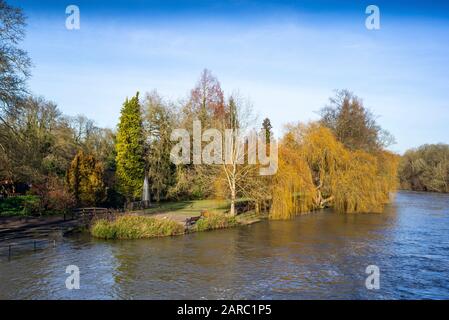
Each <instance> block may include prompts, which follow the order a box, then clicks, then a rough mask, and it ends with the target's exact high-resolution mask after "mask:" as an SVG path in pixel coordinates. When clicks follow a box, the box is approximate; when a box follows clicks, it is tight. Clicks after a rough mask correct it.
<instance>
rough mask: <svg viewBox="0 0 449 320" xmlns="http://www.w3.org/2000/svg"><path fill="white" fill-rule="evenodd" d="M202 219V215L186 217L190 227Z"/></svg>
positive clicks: (187, 224)
mask: <svg viewBox="0 0 449 320" xmlns="http://www.w3.org/2000/svg"><path fill="white" fill-rule="evenodd" d="M200 219H201V216H198V217H190V218H187V219H186V226H187V227H190V226H192V225H194V224H195V223H196V222H197V221H198V220H200Z"/></svg>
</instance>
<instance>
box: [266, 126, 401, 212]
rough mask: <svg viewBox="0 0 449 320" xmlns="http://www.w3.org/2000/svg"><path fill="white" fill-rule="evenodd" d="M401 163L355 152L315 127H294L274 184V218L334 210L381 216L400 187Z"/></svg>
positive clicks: (289, 130)
mask: <svg viewBox="0 0 449 320" xmlns="http://www.w3.org/2000/svg"><path fill="white" fill-rule="evenodd" d="M397 164H398V158H397V156H395V155H394V154H392V153H389V152H386V151H376V153H367V152H365V151H361V150H355V151H351V150H349V149H347V148H346V147H345V146H344V145H343V144H342V143H341V142H339V141H337V139H336V138H335V136H334V134H333V133H332V132H331V131H330V130H329V129H328V128H325V127H323V126H320V125H319V124H317V123H312V124H309V125H303V124H299V125H290V126H288V127H287V133H286V135H285V136H284V138H283V140H282V142H281V146H280V150H279V169H278V173H277V175H276V177H275V178H274V179H273V182H274V183H273V187H272V199H273V203H272V208H271V215H270V217H271V218H272V219H288V218H291V217H293V216H294V215H296V214H298V213H302V212H308V211H312V210H316V209H322V208H326V207H333V208H334V209H335V210H337V211H338V212H347V213H352V212H381V211H382V210H383V206H384V205H385V204H386V203H388V201H389V194H390V192H391V191H393V190H394V189H395V187H396V170H397Z"/></svg>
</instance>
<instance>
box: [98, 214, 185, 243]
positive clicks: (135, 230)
mask: <svg viewBox="0 0 449 320" xmlns="http://www.w3.org/2000/svg"><path fill="white" fill-rule="evenodd" d="M90 231H91V234H92V235H93V236H94V237H96V238H101V239H144V238H153V237H165V236H174V235H180V234H183V233H184V226H183V225H181V224H180V223H178V222H176V221H173V220H169V219H155V218H152V217H144V216H135V215H124V216H121V217H118V218H117V219H116V220H115V221H107V220H104V219H101V220H97V221H96V222H95V223H94V224H93V225H92V227H91V230H90Z"/></svg>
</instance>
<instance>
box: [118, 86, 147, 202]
mask: <svg viewBox="0 0 449 320" xmlns="http://www.w3.org/2000/svg"><path fill="white" fill-rule="evenodd" d="M144 143H145V140H144V131H143V126H142V115H141V108H140V103H139V93H137V94H136V95H135V96H134V97H133V98H131V100H128V99H126V101H125V103H124V104H123V107H122V110H121V115H120V122H119V124H118V130H117V142H116V152H117V156H116V165H117V171H116V173H117V180H118V181H117V183H118V186H119V190H120V191H121V192H122V193H123V195H124V196H125V197H126V199H127V200H128V201H132V200H133V199H136V198H138V197H139V196H141V194H142V185H143V179H144V177H145V159H144V150H145V149H144V147H145V146H144Z"/></svg>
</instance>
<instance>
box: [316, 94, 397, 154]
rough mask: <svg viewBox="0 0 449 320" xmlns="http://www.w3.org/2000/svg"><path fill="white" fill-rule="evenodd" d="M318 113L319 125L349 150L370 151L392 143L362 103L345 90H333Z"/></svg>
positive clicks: (388, 134) (392, 139) (389, 135)
mask: <svg viewBox="0 0 449 320" xmlns="http://www.w3.org/2000/svg"><path fill="white" fill-rule="evenodd" d="M320 114H321V121H320V122H321V124H322V125H324V126H325V127H327V128H329V129H331V131H332V132H333V133H334V134H335V136H336V137H337V139H338V141H340V142H342V143H343V144H344V145H345V147H347V148H349V149H351V150H364V151H367V152H371V151H376V150H380V149H382V148H385V147H387V146H389V145H391V144H392V143H394V138H393V137H392V136H391V134H390V133H388V132H387V131H385V130H383V129H382V128H381V127H380V126H379V125H378V124H377V122H376V119H375V116H374V115H373V114H372V113H371V112H370V111H369V110H368V109H366V108H365V107H364V106H363V102H362V100H361V99H360V98H358V97H357V96H356V95H354V94H353V93H352V92H350V91H348V90H340V91H337V92H336V95H335V97H333V98H330V105H329V106H327V107H325V108H323V109H321V111H320Z"/></svg>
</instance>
